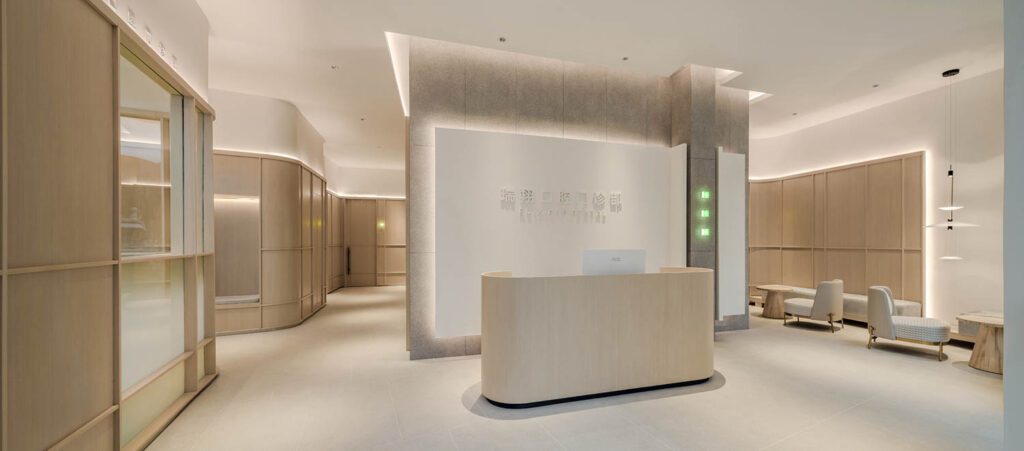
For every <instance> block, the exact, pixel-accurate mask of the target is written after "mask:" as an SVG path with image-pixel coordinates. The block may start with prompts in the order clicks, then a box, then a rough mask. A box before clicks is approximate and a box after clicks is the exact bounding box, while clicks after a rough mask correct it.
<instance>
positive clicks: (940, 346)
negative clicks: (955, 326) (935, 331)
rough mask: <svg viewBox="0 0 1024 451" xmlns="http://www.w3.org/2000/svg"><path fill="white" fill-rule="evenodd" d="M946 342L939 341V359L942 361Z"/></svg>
mask: <svg viewBox="0 0 1024 451" xmlns="http://www.w3.org/2000/svg"><path fill="white" fill-rule="evenodd" d="M943 344H944V343H939V361H940V362H941V361H942V346H943Z"/></svg>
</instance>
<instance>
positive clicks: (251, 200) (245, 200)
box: [213, 195, 260, 204]
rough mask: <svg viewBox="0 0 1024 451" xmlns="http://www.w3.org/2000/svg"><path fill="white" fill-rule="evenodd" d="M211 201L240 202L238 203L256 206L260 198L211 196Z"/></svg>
mask: <svg viewBox="0 0 1024 451" xmlns="http://www.w3.org/2000/svg"><path fill="white" fill-rule="evenodd" d="M213 200H214V201H218V202H240V203H247V204H258V203H260V198H259V197H251V196H224V195H216V196H213Z"/></svg>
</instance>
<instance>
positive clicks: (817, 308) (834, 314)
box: [782, 279, 846, 333]
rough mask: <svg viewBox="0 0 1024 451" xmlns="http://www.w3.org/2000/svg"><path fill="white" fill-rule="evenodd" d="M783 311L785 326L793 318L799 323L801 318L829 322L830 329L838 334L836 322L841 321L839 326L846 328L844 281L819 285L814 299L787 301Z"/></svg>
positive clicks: (837, 280)
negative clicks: (844, 320) (844, 317)
mask: <svg viewBox="0 0 1024 451" xmlns="http://www.w3.org/2000/svg"><path fill="white" fill-rule="evenodd" d="M783 311H784V312H785V315H784V316H783V318H782V323H783V324H786V320H787V319H788V318H789V317H791V316H792V317H794V318H796V320H797V322H799V321H800V318H807V319H813V320H816V321H828V325H829V329H831V330H832V333H836V329H835V326H834V325H833V322H834V321H839V324H840V325H841V326H842V327H843V328H846V323H844V322H843V281H842V280H839V279H836V280H829V281H826V282H821V283H819V284H818V290H817V291H816V292H815V293H814V299H805V298H790V299H786V301H785V306H784V308H783Z"/></svg>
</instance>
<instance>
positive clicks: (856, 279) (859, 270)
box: [825, 249, 867, 294]
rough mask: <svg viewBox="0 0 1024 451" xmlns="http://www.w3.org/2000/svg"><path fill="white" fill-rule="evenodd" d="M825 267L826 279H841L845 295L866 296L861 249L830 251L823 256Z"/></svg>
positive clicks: (863, 259) (863, 258)
mask: <svg viewBox="0 0 1024 451" xmlns="http://www.w3.org/2000/svg"><path fill="white" fill-rule="evenodd" d="M825 259H826V265H828V266H827V269H826V270H827V273H826V274H827V276H826V279H828V280H833V279H842V281H843V290H844V292H846V293H853V294H867V290H866V288H865V285H864V279H865V272H866V270H867V268H865V266H864V265H865V264H866V261H865V256H864V251H863V250H861V249H856V250H840V249H830V250H828V252H827V253H826V256H825Z"/></svg>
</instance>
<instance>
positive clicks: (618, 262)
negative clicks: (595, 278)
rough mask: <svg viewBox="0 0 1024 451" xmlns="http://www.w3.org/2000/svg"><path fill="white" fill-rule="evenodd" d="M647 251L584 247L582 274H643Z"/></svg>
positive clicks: (645, 266) (645, 267)
mask: <svg viewBox="0 0 1024 451" xmlns="http://www.w3.org/2000/svg"><path fill="white" fill-rule="evenodd" d="M646 261H647V251H645V250H643V249H586V250H584V251H583V275H585V276H592V275H608V274H643V273H645V272H647V271H646V269H647V265H646Z"/></svg>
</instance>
